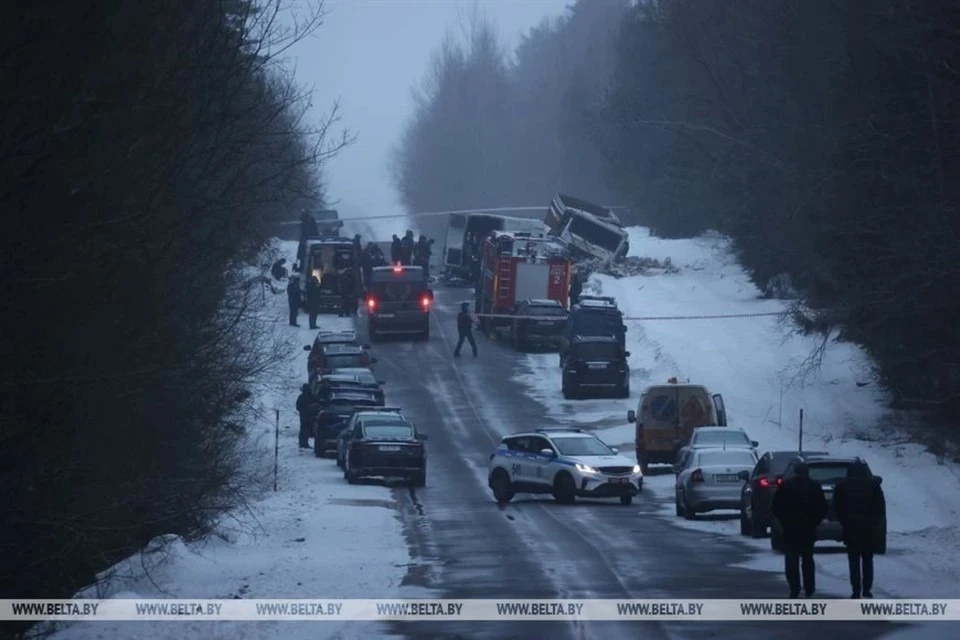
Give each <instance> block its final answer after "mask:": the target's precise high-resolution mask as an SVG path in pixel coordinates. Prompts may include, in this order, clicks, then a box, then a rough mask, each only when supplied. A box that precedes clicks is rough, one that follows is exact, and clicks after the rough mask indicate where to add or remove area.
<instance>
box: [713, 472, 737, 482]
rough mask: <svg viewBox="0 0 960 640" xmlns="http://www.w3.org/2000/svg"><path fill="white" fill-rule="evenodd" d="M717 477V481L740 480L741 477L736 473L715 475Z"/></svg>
mask: <svg viewBox="0 0 960 640" xmlns="http://www.w3.org/2000/svg"><path fill="white" fill-rule="evenodd" d="M714 477H715V478H716V479H717V482H739V481H740V477H739V476H737V475H735V474H730V473H728V474H722V475H719V476H714Z"/></svg>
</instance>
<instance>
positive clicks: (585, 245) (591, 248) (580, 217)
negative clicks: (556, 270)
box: [544, 193, 630, 267]
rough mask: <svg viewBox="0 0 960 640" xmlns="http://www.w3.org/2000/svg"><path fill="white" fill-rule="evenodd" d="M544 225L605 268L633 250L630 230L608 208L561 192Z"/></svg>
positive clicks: (573, 250) (575, 251)
mask: <svg viewBox="0 0 960 640" xmlns="http://www.w3.org/2000/svg"><path fill="white" fill-rule="evenodd" d="M544 224H546V226H547V228H548V229H549V230H550V231H549V233H550V235H552V236H554V237H556V238H558V239H559V240H560V241H561V242H563V243H564V244H565V245H566V246H567V247H568V248H569V249H570V251H571V253H572V254H573V255H574V256H575V257H577V258H580V259H585V260H592V261H596V262H598V263H599V265H598V266H601V267H605V266H608V265H610V264H611V263H613V262H616V261H618V260H621V259H623V258H624V257H625V256H626V255H627V252H628V251H629V250H630V243H629V241H628V238H627V231H626V230H625V229H624V228H623V224H622V223H621V222H620V219H619V218H618V217H617V216H616V214H614V213H613V211H611V210H610V209H608V208H607V207H601V206H599V205H596V204H592V203H590V202H587V201H586V200H580V199H579V198H574V197H572V196H567V195H564V194H562V193H558V194H557V195H556V196H554V198H553V200H552V201H551V202H550V206H549V207H548V208H547V215H546V217H545V218H544Z"/></svg>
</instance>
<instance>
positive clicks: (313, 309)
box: [307, 276, 320, 329]
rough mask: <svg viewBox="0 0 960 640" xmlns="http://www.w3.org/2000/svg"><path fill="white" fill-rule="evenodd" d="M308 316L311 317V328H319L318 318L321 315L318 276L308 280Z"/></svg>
mask: <svg viewBox="0 0 960 640" xmlns="http://www.w3.org/2000/svg"><path fill="white" fill-rule="evenodd" d="M307 314H308V315H309V316H310V328H311V329H316V328H317V316H318V315H320V281H319V280H318V279H317V276H310V279H309V280H307Z"/></svg>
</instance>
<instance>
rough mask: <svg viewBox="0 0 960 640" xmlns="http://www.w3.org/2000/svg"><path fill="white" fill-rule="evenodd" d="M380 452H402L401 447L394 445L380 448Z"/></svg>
mask: <svg viewBox="0 0 960 640" xmlns="http://www.w3.org/2000/svg"><path fill="white" fill-rule="evenodd" d="M379 449H380V451H400V447H397V446H394V445H386V446H382V447H379Z"/></svg>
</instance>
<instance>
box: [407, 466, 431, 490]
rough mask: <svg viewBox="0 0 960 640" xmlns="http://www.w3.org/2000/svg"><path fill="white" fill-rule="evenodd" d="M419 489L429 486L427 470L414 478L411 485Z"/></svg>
mask: <svg viewBox="0 0 960 640" xmlns="http://www.w3.org/2000/svg"><path fill="white" fill-rule="evenodd" d="M410 484H412V485H413V486H414V487H416V488H417V489H420V488H422V487H425V486H427V470H426V469H424V470H423V471H421V472H420V473H418V474H417V475H415V476H413V478H412V480H411V483H410Z"/></svg>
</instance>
